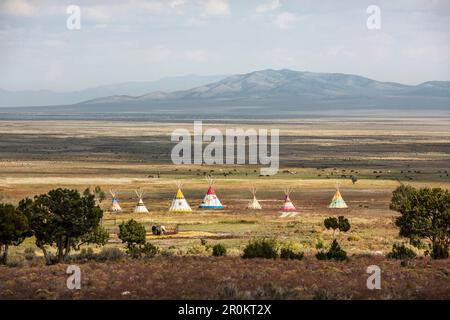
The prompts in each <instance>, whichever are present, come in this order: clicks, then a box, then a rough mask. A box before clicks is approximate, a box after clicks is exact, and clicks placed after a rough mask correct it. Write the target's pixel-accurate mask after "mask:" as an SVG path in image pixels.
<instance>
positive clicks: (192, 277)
mask: <svg viewBox="0 0 450 320" xmlns="http://www.w3.org/2000/svg"><path fill="white" fill-rule="evenodd" d="M212 125H214V124H207V125H206V127H207V126H212ZM216 125H217V126H219V127H220V128H225V127H229V126H238V127H248V126H252V127H255V126H256V127H264V128H267V127H274V128H275V127H276V128H280V132H281V135H282V136H281V137H280V142H281V145H280V156H281V159H280V165H281V168H280V171H279V173H278V174H277V175H275V176H271V177H262V176H260V174H259V166H249V165H239V166H229V165H224V166H205V165H202V166H200V165H184V166H183V165H179V166H175V165H172V164H171V162H170V157H169V155H170V150H171V148H172V146H173V143H172V142H170V132H171V131H172V130H173V129H175V128H178V127H186V128H188V129H191V127H192V123H191V124H189V123H181V124H180V123H168V124H161V123H147V122H146V123H143V122H142V123H141V122H133V123H131V122H130V123H127V122H102V121H92V122H80V121H65V122H64V121H62V122H56V121H47V122H44V121H23V122H20V121H1V122H0V135H1V138H0V201H1V202H11V203H17V202H18V201H19V200H20V199H22V198H24V197H32V196H34V195H36V194H41V193H44V192H47V191H48V190H50V189H53V188H56V187H66V188H76V189H78V190H80V191H82V190H84V189H85V188H87V187H91V188H92V187H94V186H97V185H99V186H100V187H101V188H102V189H104V190H106V191H108V190H109V189H110V188H112V189H114V190H116V191H117V192H118V197H119V200H120V204H121V206H122V208H123V212H122V213H120V214H115V213H111V212H109V211H108V210H109V205H110V198H109V197H108V198H107V199H106V200H104V201H103V202H102V203H101V207H102V208H103V209H104V218H103V221H102V225H103V226H104V227H105V228H107V229H108V231H109V232H110V234H111V240H112V241H111V242H110V243H108V244H107V245H106V247H117V248H121V249H122V248H123V244H121V243H120V241H117V232H118V225H119V223H120V222H122V221H125V220H128V219H131V218H133V219H135V220H138V221H139V222H142V223H143V224H144V225H145V226H146V229H147V231H148V232H149V235H148V237H147V241H150V242H151V243H153V244H155V245H157V246H158V247H160V248H161V250H162V255H161V256H157V257H156V258H154V259H151V260H131V259H123V260H121V261H120V262H103V263H101V262H93V261H88V262H84V263H82V270H83V275H84V276H83V277H84V278H83V289H82V290H80V291H78V292H72V291H69V290H67V289H65V279H66V275H65V268H66V266H65V265H59V266H45V265H44V264H43V263H42V261H40V259H39V257H38V258H37V259H35V260H33V261H32V262H27V261H25V262H23V261H22V263H19V266H16V267H4V266H2V267H0V298H3V299H4V298H50V299H51V298H84V299H86V298H88V299H89V298H93V299H101V298H133V299H139V298H157V299H163V298H213V297H223V294H224V292H229V291H231V292H234V294H235V296H234V297H232V298H242V297H249V298H257V297H258V294H263V295H264V294H267V295H269V293H270V294H272V295H274V294H275V293H276V292H278V294H279V295H280V296H281V297H282V298H292V299H312V298H317V299H325V298H331V299H333V298H337V299H345V298H364V299H389V298H450V285H449V284H450V281H449V275H450V264H449V261H448V260H446V261H431V260H430V259H429V258H428V257H423V254H424V252H423V250H419V251H418V254H419V256H420V258H417V259H415V260H413V261H411V262H409V263H408V264H406V265H401V263H400V262H399V261H392V260H388V259H386V258H385V257H384V255H385V254H386V253H387V252H389V251H390V249H391V247H392V244H394V243H396V242H400V241H403V240H404V239H401V238H400V237H399V236H398V229H397V228H396V227H395V225H394V219H395V217H396V215H397V213H396V212H393V211H391V210H389V202H390V198H391V193H392V191H393V190H394V189H395V188H396V187H397V186H398V185H399V184H400V181H401V182H404V183H408V184H411V185H413V186H416V187H421V186H429V187H442V188H446V189H448V188H449V186H450V178H449V176H448V172H449V171H450V130H449V128H450V126H449V121H448V119H420V120H419V119H388V120H387V119H384V120H383V119H372V120H367V119H365V120H364V119H347V120H345V119H343V120H342V121H337V120H328V121H325V120H308V121H306V120H304V121H303V120H298V121H292V122H290V123H287V122H283V123H272V124H241V123H240V124H223V123H221V124H216ZM207 174H212V175H214V176H215V177H216V184H215V185H214V188H215V190H216V193H217V195H218V196H219V198H220V199H221V201H222V203H223V204H224V205H225V209H223V210H200V209H197V206H198V204H199V203H200V202H201V199H202V197H203V196H204V193H205V192H206V190H207V184H206V182H205V179H204V176H205V175H207ZM352 175H357V176H358V181H357V182H356V183H355V184H353V183H352V181H351V179H350V177H351V176H352ZM177 180H182V181H183V183H184V186H183V192H184V194H185V196H186V198H187V200H188V202H189V203H190V205H191V207H192V208H193V209H194V211H193V212H192V213H176V214H175V213H169V212H168V210H167V209H168V206H169V204H170V201H171V199H172V197H173V196H174V194H175V191H176V186H175V182H176V181H177ZM337 182H339V185H340V189H341V193H342V195H343V197H344V199H345V201H346V202H347V204H348V205H349V208H348V209H337V210H336V209H335V210H333V209H328V204H329V202H330V200H331V198H332V196H333V193H334V190H335V189H334V188H335V185H336V183H337ZM252 186H254V187H256V188H257V189H258V193H257V196H258V199H259V200H260V203H261V205H262V206H263V209H262V210H259V211H256V212H255V211H249V210H246V209H245V208H246V205H247V203H248V201H249V200H250V199H251V193H250V192H249V188H250V187H252ZM138 187H140V188H141V189H144V190H145V191H146V194H145V196H144V199H143V200H144V202H145V204H146V205H147V207H148V209H149V211H150V213H149V214H135V213H133V207H134V205H135V203H136V198H135V194H134V189H136V188H138ZM285 187H292V188H293V189H294V193H293V194H292V195H291V199H292V201H293V203H294V204H295V205H296V207H297V209H298V212H299V215H297V216H295V217H292V218H280V213H279V208H280V206H281V205H282V199H283V191H282V190H283V189H284V188H285ZM338 215H344V216H345V217H347V218H348V219H349V220H350V223H351V225H352V228H351V229H350V231H349V232H347V233H345V234H344V233H342V234H338V235H337V237H338V239H339V242H340V244H341V246H342V247H343V248H344V249H345V250H346V251H347V252H348V254H349V256H350V261H349V262H345V263H338V262H329V261H317V260H316V259H315V257H314V254H315V253H316V251H317V250H316V243H317V242H324V243H325V244H326V245H327V244H329V243H331V241H332V238H333V236H332V234H331V232H330V231H328V230H326V229H325V228H324V227H323V219H324V218H326V217H329V216H338ZM155 224H158V225H159V224H176V225H178V229H179V232H178V233H177V234H174V235H166V236H153V235H151V234H150V230H151V227H152V225H155ZM255 237H275V238H277V239H278V241H280V242H282V243H283V242H286V243H287V242H295V243H296V244H297V245H298V246H299V248H300V250H301V251H303V252H305V259H304V260H302V261H284V260H275V261H266V260H260V259H256V260H251V261H250V260H244V259H242V258H240V255H241V254H242V250H243V248H244V247H245V245H246V244H247V243H248V241H249V240H250V239H252V238H255ZM201 239H204V240H206V241H207V243H208V245H214V244H216V243H222V244H224V245H225V246H226V247H227V249H228V257H211V252H210V250H207V249H205V248H203V247H204V246H203V247H202V245H201V244H200V243H201ZM29 247H33V248H35V245H34V241H33V239H32V238H30V239H27V240H26V241H25V242H24V243H23V244H22V245H20V246H18V247H13V248H11V257H12V258H13V259H15V258H17V257H20V256H23V255H24V250H25V249H26V248H29ZM92 248H93V249H94V251H95V252H98V251H99V250H100V248H96V247H92ZM36 252H37V254H38V255H39V254H40V253H39V252H38V251H36ZM371 264H376V265H379V266H380V267H381V269H382V271H383V280H382V281H383V289H382V290H380V291H377V292H374V291H370V290H367V289H366V287H365V280H366V279H367V276H368V275H367V274H366V272H365V269H366V268H367V267H368V266H369V265H371ZM270 287H271V288H272V289H270ZM124 291H130V295H126V296H123V295H122V292H124ZM274 292H275V293H274ZM271 297H272V298H273V296H271Z"/></svg>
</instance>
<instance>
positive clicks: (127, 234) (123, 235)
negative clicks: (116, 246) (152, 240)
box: [119, 219, 146, 250]
mask: <svg viewBox="0 0 450 320" xmlns="http://www.w3.org/2000/svg"><path fill="white" fill-rule="evenodd" d="M145 235H146V231H145V226H144V225H143V224H142V223H139V222H137V221H135V220H133V219H131V220H128V221H127V222H122V223H121V224H120V225H119V239H120V240H122V243H126V244H127V248H128V250H130V249H131V248H132V247H135V246H137V245H143V244H144V243H145Z"/></svg>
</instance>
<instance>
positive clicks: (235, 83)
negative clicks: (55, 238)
mask: <svg viewBox="0 0 450 320" xmlns="http://www.w3.org/2000/svg"><path fill="white" fill-rule="evenodd" d="M16 109H17V108H16ZM21 109H22V110H23V111H25V109H23V108H21ZM26 109H27V110H28V111H32V112H42V113H46V114H55V113H58V114H60V115H65V114H69V113H70V114H77V115H80V116H81V115H85V114H98V115H102V114H103V115H105V114H114V113H115V114H117V113H122V114H125V113H133V114H147V115H158V116H162V117H178V116H180V115H181V116H183V117H191V116H195V117H206V116H210V117H216V116H217V115H227V116H231V117H236V116H239V115H249V116H269V117H273V116H278V115H283V116H286V115H294V116H295V115H300V114H313V113H318V114H319V113H320V114H324V115H326V114H339V115H341V114H342V115H355V114H357V113H359V114H388V113H390V114H394V113H401V114H410V113H418V112H420V113H422V114H427V113H430V114H431V113H432V111H433V112H434V111H437V112H438V113H439V114H450V81H427V82H424V83H421V84H419V85H405V84H400V83H395V82H381V81H376V80H372V79H369V78H365V77H362V76H358V75H352V74H343V73H315V72H306V71H293V70H288V69H282V70H271V69H268V70H261V71H254V72H250V73H246V74H238V75H232V76H229V77H226V78H224V79H220V80H218V81H213V82H210V83H206V84H202V85H199V86H195V87H193V88H190V89H186V90H175V91H170V92H166V91H161V90H157V91H152V92H150V91H149V92H147V93H145V94H141V95H136V96H133V95H111V96H106V97H101V98H95V99H90V100H87V101H83V102H80V103H77V104H71V105H60V106H47V107H36V108H31V107H30V108H26ZM3 110H5V109H3ZM9 110H10V111H11V110H13V111H11V112H15V110H14V109H13V108H10V109H9ZM5 111H6V110H5ZM10 111H8V112H10Z"/></svg>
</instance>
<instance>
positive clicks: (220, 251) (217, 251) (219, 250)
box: [212, 243, 227, 257]
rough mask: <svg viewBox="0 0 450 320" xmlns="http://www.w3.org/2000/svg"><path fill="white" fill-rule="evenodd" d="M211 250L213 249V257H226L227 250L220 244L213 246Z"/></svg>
mask: <svg viewBox="0 0 450 320" xmlns="http://www.w3.org/2000/svg"><path fill="white" fill-rule="evenodd" d="M212 249H213V253H212V254H213V256H215V257H221V256H226V255H227V248H225V246H224V245H223V244H221V243H218V244H216V245H214V246H213V248H212Z"/></svg>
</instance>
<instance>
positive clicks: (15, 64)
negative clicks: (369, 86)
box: [0, 0, 450, 90]
mask: <svg viewBox="0 0 450 320" xmlns="http://www.w3.org/2000/svg"><path fill="white" fill-rule="evenodd" d="M72 4H75V5H78V6H79V7H80V9H81V28H80V30H69V29H68V28H67V19H68V17H69V14H67V6H68V5H72ZM369 5H377V6H378V7H379V8H380V9H381V29H379V30H370V29H368V28H367V24H366V21H367V19H368V17H369V14H368V13H367V12H366V10H367V7H368V6H369ZM267 68H273V69H281V68H289V69H294V70H306V71H316V72H343V73H354V74H359V75H363V76H367V77H370V78H374V79H376V80H381V81H397V82H402V83H407V84H418V83H420V82H423V81H427V80H450V1H448V0H442V1H439V0H397V1H392V0H391V1H382V0H370V1H365V0H354V1H351V0H341V1H334V0H333V1H332V0H323V1H314V0H305V1H301V0H299V1H295V0H262V1H252V0H245V1H243V0H236V1H234V0H146V1H144V0H128V1H125V0H99V1H86V0H70V1H66V0H0V71H1V72H0V88H3V89H8V90H23V89H34V90H38V89H51V90H76V89H82V88H86V87H92V86H97V85H104V84H111V83H118V82H127V81H149V80H156V79H159V78H161V77H166V76H176V75H186V74H201V75H217V74H234V73H246V72H250V71H255V70H260V69H267Z"/></svg>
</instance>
